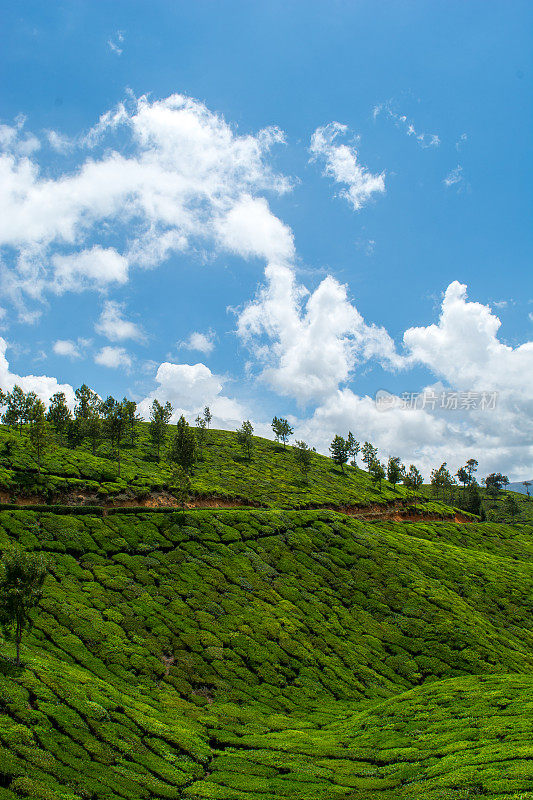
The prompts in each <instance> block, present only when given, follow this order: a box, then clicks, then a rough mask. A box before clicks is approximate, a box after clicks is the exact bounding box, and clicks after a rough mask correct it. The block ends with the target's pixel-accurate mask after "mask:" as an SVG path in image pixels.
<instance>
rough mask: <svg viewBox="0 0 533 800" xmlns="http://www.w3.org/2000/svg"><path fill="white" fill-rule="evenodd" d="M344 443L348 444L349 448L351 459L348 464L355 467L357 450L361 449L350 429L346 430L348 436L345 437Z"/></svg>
mask: <svg viewBox="0 0 533 800" xmlns="http://www.w3.org/2000/svg"><path fill="white" fill-rule="evenodd" d="M346 444H347V445H348V448H349V452H348V455H349V456H351V459H352V460H351V461H350V464H351V465H352V467H356V466H357V456H358V454H359V451H360V450H361V445H360V444H359V442H358V441H357V439H356V438H355V436H354V435H353V433H352V432H351V431H348V438H347V439H346Z"/></svg>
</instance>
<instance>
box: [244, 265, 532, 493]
mask: <svg viewBox="0 0 533 800" xmlns="http://www.w3.org/2000/svg"><path fill="white" fill-rule="evenodd" d="M500 325H501V323H500V320H499V319H498V317H496V316H495V315H494V314H493V313H492V311H491V309H490V308H489V307H488V306H485V305H482V304H481V303H475V302H469V301H468V300H467V296H466V287H465V286H464V285H462V284H460V283H458V282H457V281H454V282H453V283H452V284H450V286H449V287H448V289H447V290H446V292H445V294H444V298H443V301H442V308H441V313H440V318H439V321H438V323H434V324H430V325H428V326H425V327H416V328H410V329H408V330H406V331H405V333H404V336H403V343H402V344H403V349H402V351H400V352H398V349H397V348H396V346H395V343H394V341H393V340H392V339H391V337H390V336H389V334H388V333H387V331H386V330H385V329H383V328H380V327H377V326H375V325H372V324H368V323H366V322H365V321H364V320H363V318H362V317H361V315H360V314H359V312H358V311H357V309H356V307H355V306H354V305H353V304H352V303H351V302H350V301H349V299H348V296H347V290H346V287H345V286H342V285H341V284H339V283H338V282H337V281H335V280H334V279H333V278H332V277H331V276H329V277H328V278H326V279H324V280H323V281H322V282H321V284H320V285H319V286H318V288H317V289H316V290H315V291H314V292H313V293H311V294H310V293H308V292H307V291H306V290H305V289H304V288H303V287H302V286H300V285H298V284H297V282H296V280H295V277H294V273H293V272H292V271H291V270H290V269H289V268H287V267H275V266H272V265H270V266H269V267H268V269H267V283H266V285H265V286H264V287H263V288H262V289H261V290H260V291H259V293H258V296H257V297H256V299H255V301H254V302H253V303H251V304H250V305H248V306H247V307H246V308H245V309H244V310H243V311H242V313H241V315H240V317H239V321H238V332H239V334H240V335H241V337H242V338H243V340H244V341H246V342H247V343H248V344H249V346H250V348H251V350H252V352H253V354H254V355H255V358H256V360H257V362H258V364H259V365H260V368H261V374H260V375H261V379H262V380H263V381H265V382H266V383H267V384H268V385H269V386H270V387H271V388H273V389H274V390H275V391H276V392H278V393H279V394H284V395H288V396H290V397H292V398H294V399H295V400H296V401H297V402H298V403H299V404H300V405H301V406H305V405H308V404H310V403H312V404H313V405H314V406H315V410H314V412H313V413H312V415H311V416H310V417H309V418H308V419H302V420H300V421H297V423H296V435H297V436H299V437H301V438H304V439H306V440H308V441H309V442H310V443H312V444H314V445H316V446H317V447H318V448H319V449H320V450H321V451H322V452H327V450H328V445H329V442H330V441H331V439H332V437H333V435H334V434H335V433H343V434H346V433H347V431H348V430H349V429H351V430H352V431H353V432H354V434H355V435H356V436H358V437H360V438H362V439H370V440H372V441H373V442H374V443H375V444H377V445H378V447H379V448H380V452H381V455H382V456H383V457H384V458H386V457H387V456H388V455H390V454H394V455H400V456H401V457H402V458H403V459H405V460H407V461H409V462H412V461H414V462H416V463H417V464H418V465H419V466H421V467H422V468H423V469H424V471H425V474H426V476H427V475H428V474H429V471H430V469H431V468H433V467H434V466H436V465H438V464H440V463H441V462H442V461H448V463H449V464H450V465H451V466H452V467H453V468H454V469H457V467H458V466H460V464H461V463H463V462H464V461H465V460H466V459H467V458H469V457H472V456H474V457H476V458H478V459H479V461H480V464H481V468H482V470H484V471H485V472H488V471H492V470H503V471H509V472H511V473H513V474H514V475H516V477H523V476H525V477H527V475H528V474H529V473H530V471H531V467H532V463H533V447H532V445H531V442H532V441H533V421H532V420H533V342H527V343H525V344H523V345H521V346H519V347H515V348H512V347H509V346H508V345H506V344H504V343H503V342H501V341H500V340H499V338H498V332H499V328H500ZM376 361H378V362H379V363H380V364H381V365H382V366H383V367H384V368H385V369H388V370H397V369H402V370H404V374H405V375H406V378H405V380H406V387H405V391H407V392H415V393H416V392H417V391H418V392H421V393H422V392H423V391H424V387H420V386H419V385H414V386H409V375H410V369H411V368H413V367H416V366H419V365H422V366H424V367H426V368H427V369H428V370H429V371H430V372H431V373H432V374H433V375H434V376H435V383H433V384H432V385H430V386H428V387H425V388H426V389H427V390H428V392H434V393H436V394H439V396H441V395H442V392H444V391H452V390H453V391H457V392H458V393H459V395H460V396H462V395H461V393H464V395H465V396H468V395H469V393H474V395H475V396H476V397H477V398H478V401H479V399H480V398H481V397H482V396H483V393H486V396H487V397H493V396H496V397H497V399H496V407H495V408H492V407H491V406H490V403H489V404H487V406H486V407H485V408H482V407H481V405H480V403H479V402H478V404H477V405H478V407H477V408H476V409H473V410H467V409H466V408H463V409H461V403H459V408H457V409H453V408H452V409H442V408H440V407H439V406H440V404H439V403H438V402H437V403H436V404H435V407H432V406H431V405H430V404H428V405H427V406H426V407H425V408H423V407H420V406H419V407H418V408H408V407H405V404H404V403H402V401H401V398H400V397H397V396H391V401H392V402H391V405H390V407H389V408H388V410H383V406H381V407H380V406H379V404H376V402H375V400H374V398H371V397H361V396H358V395H357V394H356V393H355V392H354V391H353V389H352V388H351V387H350V381H351V380H352V379H353V378H354V376H355V374H356V372H357V370H358V369H362V368H367V367H368V366H369V365H372V364H374V363H375V362H376ZM494 393H496V395H494Z"/></svg>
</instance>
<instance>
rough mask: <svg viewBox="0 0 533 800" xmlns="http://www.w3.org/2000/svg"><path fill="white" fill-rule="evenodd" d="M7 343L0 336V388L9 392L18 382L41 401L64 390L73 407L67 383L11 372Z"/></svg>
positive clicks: (71, 395)
mask: <svg viewBox="0 0 533 800" xmlns="http://www.w3.org/2000/svg"><path fill="white" fill-rule="evenodd" d="M7 348H8V344H7V342H6V340H5V339H2V337H0V388H1V389H3V390H4V391H7V392H10V391H11V390H12V389H13V387H14V386H15V384H18V385H19V386H20V387H21V388H22V389H23V390H24V391H25V392H35V394H36V395H37V396H38V397H39V399H40V400H42V401H43V403H48V401H49V399H50V398H51V397H52V395H54V394H55V393H56V392H64V393H65V396H66V398H67V403H68V404H69V406H70V407H71V408H73V407H74V390H73V388H72V386H70V384H68V383H58V381H57V379H56V378H50V377H49V376H47V375H17V374H16V373H14V372H11V369H10V367H9V362H8V360H7V357H6V351H7Z"/></svg>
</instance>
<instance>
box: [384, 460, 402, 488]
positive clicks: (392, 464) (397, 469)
mask: <svg viewBox="0 0 533 800" xmlns="http://www.w3.org/2000/svg"><path fill="white" fill-rule="evenodd" d="M401 479H402V462H401V461H400V457H399V456H389V460H388V462H387V480H388V482H389V483H392V485H393V486H396V484H397V483H399V482H400V481H401Z"/></svg>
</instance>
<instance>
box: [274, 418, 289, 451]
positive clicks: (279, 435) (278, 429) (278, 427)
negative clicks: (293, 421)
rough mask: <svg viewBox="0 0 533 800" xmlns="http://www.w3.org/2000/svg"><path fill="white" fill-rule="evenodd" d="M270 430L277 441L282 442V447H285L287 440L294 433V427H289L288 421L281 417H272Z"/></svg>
mask: <svg viewBox="0 0 533 800" xmlns="http://www.w3.org/2000/svg"><path fill="white" fill-rule="evenodd" d="M272 430H273V431H274V435H275V437H276V441H277V442H283V447H287V440H288V439H289V438H290V437H291V436H292V434H293V433H294V428H291V426H290V425H289V423H288V421H287V420H286V419H284V418H283V417H274V419H273V420H272Z"/></svg>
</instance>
